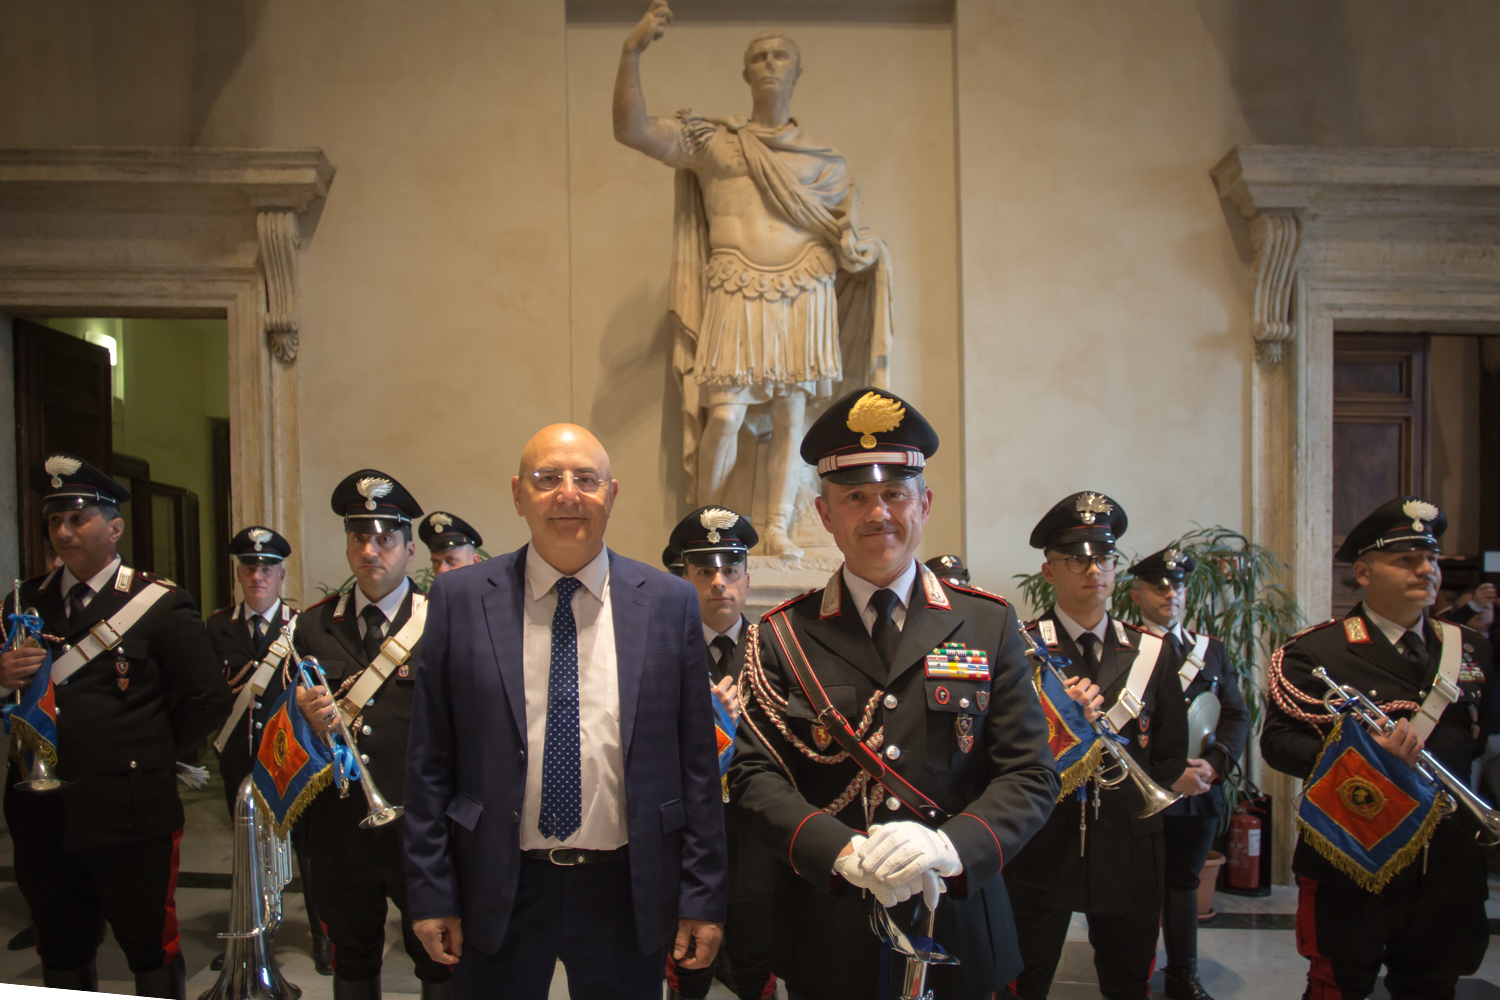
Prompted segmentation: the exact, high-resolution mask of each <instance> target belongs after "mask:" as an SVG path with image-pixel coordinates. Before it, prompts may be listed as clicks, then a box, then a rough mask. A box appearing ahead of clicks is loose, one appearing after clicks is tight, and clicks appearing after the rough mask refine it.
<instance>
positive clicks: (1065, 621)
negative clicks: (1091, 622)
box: [1052, 604, 1109, 645]
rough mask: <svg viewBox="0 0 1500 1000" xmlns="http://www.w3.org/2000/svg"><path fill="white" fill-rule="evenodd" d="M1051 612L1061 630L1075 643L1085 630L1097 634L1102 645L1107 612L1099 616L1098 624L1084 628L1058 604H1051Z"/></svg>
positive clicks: (1107, 616) (1107, 617) (1107, 619)
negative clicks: (1101, 616)
mask: <svg viewBox="0 0 1500 1000" xmlns="http://www.w3.org/2000/svg"><path fill="white" fill-rule="evenodd" d="M1052 613H1053V614H1055V615H1056V616H1057V621H1058V623H1059V624H1060V625H1062V627H1063V631H1064V632H1067V633H1068V638H1069V639H1072V640H1073V642H1074V644H1075V645H1076V644H1077V642H1078V637H1079V636H1081V635H1083V633H1085V632H1092V633H1093V634H1094V635H1096V636H1098V637H1099V642H1100V644H1101V645H1103V643H1104V636H1105V634H1106V630H1107V629H1108V628H1109V615H1108V614H1106V615H1105V616H1104V617H1103V618H1100V619H1099V624H1098V625H1095V626H1094V627H1093V628H1084V627H1083V626H1082V625H1080V624H1078V622H1076V621H1074V620H1073V616H1072V615H1070V614H1068V613H1067V612H1066V611H1064V610H1063V609H1062V607H1061V606H1060V605H1056V604H1054V605H1053V606H1052Z"/></svg>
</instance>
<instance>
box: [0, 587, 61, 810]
mask: <svg viewBox="0 0 1500 1000" xmlns="http://www.w3.org/2000/svg"><path fill="white" fill-rule="evenodd" d="M11 594H12V595H13V596H12V598H11V607H12V608H13V609H14V613H15V614H17V615H21V614H30V615H34V614H36V609H35V608H27V609H26V610H25V611H24V612H23V611H22V610H21V581H20V580H15V581H13V586H12V589H11ZM28 639H30V637H29V636H27V635H26V630H25V629H19V630H17V632H16V637H15V639H14V640H13V641H12V642H11V644H10V647H9V648H10V649H20V648H21V647H22V646H25V645H26V643H27V641H28ZM30 641H31V642H33V643H36V640H35V639H31V640H30ZM36 644H37V645H38V647H40V644H39V643H36ZM20 703H21V692H20V691H17V692H16V704H18V705H19V704H20ZM66 784H67V782H66V781H64V780H62V779H61V778H59V777H58V776H57V770H56V769H55V768H54V767H53V766H52V765H51V764H49V763H48V762H47V759H46V758H45V757H43V756H42V755H41V754H39V753H33V754H32V755H31V772H30V773H29V774H28V775H27V776H26V780H25V781H18V782H16V787H17V788H25V789H27V790H29V791H33V792H50V791H53V790H55V789H58V788H61V787H62V786H63V785H66Z"/></svg>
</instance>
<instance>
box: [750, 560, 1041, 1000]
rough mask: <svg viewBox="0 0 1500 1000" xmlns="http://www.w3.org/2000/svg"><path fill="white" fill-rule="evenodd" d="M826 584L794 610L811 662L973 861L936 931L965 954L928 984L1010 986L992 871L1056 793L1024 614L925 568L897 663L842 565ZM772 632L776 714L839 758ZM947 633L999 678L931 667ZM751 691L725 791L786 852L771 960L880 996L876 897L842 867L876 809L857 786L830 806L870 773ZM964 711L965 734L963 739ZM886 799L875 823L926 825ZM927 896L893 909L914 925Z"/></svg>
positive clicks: (768, 667)
mask: <svg viewBox="0 0 1500 1000" xmlns="http://www.w3.org/2000/svg"><path fill="white" fill-rule="evenodd" d="M924 578H925V579H926V580H929V581H933V585H934V586H935V587H936V591H935V592H928V591H927V589H926V587H925V586H924ZM829 588H831V589H829V590H825V591H812V592H810V593H808V594H806V595H804V596H803V597H801V598H799V599H797V600H795V601H792V602H790V603H789V604H788V605H786V606H785V610H786V612H787V614H788V615H789V617H790V619H791V622H792V626H793V629H794V631H795V633H796V635H797V638H798V640H799V641H800V642H801V645H802V648H803V650H804V651H805V652H806V654H807V657H808V659H809V661H810V662H811V665H812V669H813V671H814V673H816V675H817V677H818V679H819V681H820V682H821V684H822V686H823V688H824V689H825V690H826V691H827V693H828V696H829V698H830V699H831V700H832V702H833V705H834V707H836V708H837V709H838V710H839V711H840V712H841V713H843V714H844V715H845V717H846V718H848V719H849V720H850V724H851V725H853V726H855V727H856V728H859V727H860V724H861V722H862V720H863V717H864V716H865V714H866V712H867V711H868V712H869V713H870V715H871V720H870V723H869V726H868V729H867V730H866V731H865V733H864V738H865V739H866V742H867V743H868V742H869V740H870V739H871V738H872V737H873V735H874V734H875V733H877V732H879V733H880V734H881V737H882V742H881V744H880V746H879V752H880V753H881V754H882V755H883V757H884V759H885V760H886V763H887V764H888V766H890V767H891V768H892V769H893V770H894V771H895V772H896V773H897V774H899V775H900V776H901V777H902V778H904V779H905V780H906V781H908V782H910V783H911V784H912V785H914V786H915V787H916V788H917V789H919V790H920V791H921V792H922V793H923V794H925V795H926V796H927V797H928V798H930V799H932V800H933V801H934V802H935V803H937V805H938V806H940V807H941V808H942V809H943V810H944V811H945V812H947V813H948V814H949V815H950V816H951V817H953V818H952V819H950V820H948V821H947V822H946V823H944V824H943V826H942V829H943V831H944V832H945V833H946V834H947V835H948V837H949V838H950V839H951V840H952V842H953V845H954V847H955V848H956V849H957V851H958V856H959V859H960V860H961V861H962V863H963V868H964V870H963V873H962V874H961V875H959V876H957V877H955V878H950V879H948V880H947V883H948V890H949V891H948V893H947V896H946V898H945V899H944V901H943V902H942V903H941V904H940V905H939V907H938V911H937V927H936V938H937V941H938V942H939V943H940V944H942V945H944V946H945V947H946V948H947V949H948V950H949V951H950V952H952V953H954V954H955V955H957V956H958V957H959V958H960V959H961V961H962V962H963V964H962V965H960V966H957V967H953V966H945V967H936V968H934V969H933V972H932V976H931V978H930V979H929V983H930V984H931V985H932V986H933V988H934V989H935V990H936V991H937V995H939V996H943V997H977V996H981V995H986V994H988V993H989V992H991V991H994V990H997V989H1001V988H1003V987H1004V986H1005V985H1006V984H1007V983H1008V982H1009V981H1010V980H1011V978H1012V977H1013V976H1014V975H1015V974H1016V971H1017V970H1018V969H1019V968H1020V965H1021V962H1020V957H1019V954H1018V952H1017V948H1016V940H1015V925H1014V922H1013V920H1012V917H1011V911H1010V904H1009V899H1008V898H1007V895H1006V888H1005V882H1004V880H1002V879H1000V878H997V877H996V876H997V875H998V874H999V872H1000V869H1001V867H1002V865H1006V864H1008V863H1009V862H1010V861H1011V860H1012V858H1013V857H1014V856H1015V855H1016V854H1017V852H1019V851H1020V849H1021V847H1022V845H1024V844H1025V843H1026V841H1027V840H1028V839H1029V838H1030V837H1031V836H1032V834H1033V833H1035V832H1036V831H1037V829H1038V828H1039V827H1040V826H1041V825H1042V822H1043V821H1044V819H1045V818H1046V816H1047V814H1048V813H1049V812H1050V811H1051V808H1052V800H1053V798H1054V797H1055V796H1056V795H1057V790H1058V781H1057V771H1056V763H1055V761H1054V760H1053V759H1052V754H1051V752H1050V751H1049V750H1048V748H1047V723H1046V719H1045V717H1044V716H1043V715H1042V711H1041V706H1040V704H1039V702H1038V700H1037V697H1036V692H1035V689H1034V688H1033V687H1032V686H1031V681H1030V674H1029V672H1028V669H1027V665H1026V661H1025V658H1024V655H1023V652H1022V640H1021V637H1020V634H1019V631H1018V625H1017V621H1016V615H1015V612H1014V611H1012V610H1011V608H1010V606H1009V605H1008V604H1007V603H1006V602H1005V601H1004V600H1002V599H1001V598H998V597H995V596H993V595H989V594H985V593H982V592H979V591H976V590H970V589H967V588H958V587H954V586H951V585H949V584H938V583H936V577H930V576H927V574H923V573H920V572H919V574H918V576H917V579H916V582H915V584H914V586H913V588H912V593H911V595H910V598H909V601H908V605H907V607H908V610H907V615H906V621H905V623H904V625H903V627H902V629H901V635H900V639H899V643H898V645H897V648H896V653H895V656H894V657H893V659H892V667H891V669H890V671H889V673H888V672H887V670H886V668H885V666H884V664H883V663H882V661H881V658H880V655H879V653H878V652H877V651H876V648H875V644H874V641H873V640H872V639H871V637H870V633H869V632H868V631H866V629H865V625H864V623H863V621H861V619H860V614H859V611H858V609H857V608H856V607H855V604H854V601H853V599H852V597H851V596H850V593H849V589H848V587H847V586H846V585H845V584H844V582H843V574H842V572H840V573H837V574H835V576H834V578H833V579H832V580H831V581H830V582H829ZM825 596H826V600H825ZM769 628H770V626H769V625H768V624H766V623H765V622H764V621H763V622H762V624H761V625H760V635H759V644H758V655H759V658H760V662H761V664H762V666H763V668H764V674H765V679H766V682H767V683H768V684H769V685H770V687H771V688H772V689H773V690H774V691H775V692H776V694H777V695H779V696H780V697H783V698H785V699H786V700H787V706H786V711H785V715H784V716H783V717H781V718H780V720H779V721H780V722H781V723H782V724H783V725H784V726H785V727H786V728H787V731H788V733H790V734H791V735H792V736H795V737H796V738H797V739H798V740H799V741H800V742H801V743H802V744H803V745H804V746H805V747H807V748H808V749H809V750H810V751H812V752H815V753H819V754H821V755H823V756H832V755H835V754H837V753H838V752H839V749H838V746H837V745H836V744H833V743H831V741H830V740H829V739H828V738H827V736H826V734H822V735H820V734H819V732H817V731H816V723H815V722H814V719H815V715H814V712H813V711H812V707H811V705H810V704H809V702H808V700H807V698H806V697H805V696H804V695H803V693H802V691H801V689H800V687H799V686H798V684H797V681H796V679H795V677H794V675H793V674H792V671H791V668H790V667H789V666H788V664H787V663H786V662H785V660H784V657H783V655H782V653H781V650H780V648H779V646H778V645H777V643H776V641H775V639H774V638H773V637H772V635H771V633H770V632H769ZM943 643H961V644H963V645H964V646H966V647H968V648H969V649H973V650H983V651H984V652H985V653H986V655H987V656H988V660H989V665H990V677H991V679H990V680H989V681H988V682H980V681H962V680H952V679H932V678H929V677H927V676H926V672H925V670H924V665H925V658H926V656H927V654H928V653H930V652H933V651H934V650H936V649H937V648H938V647H939V646H941V645H942V644H943ZM939 688H944V689H945V692H944V693H943V694H939V693H938V689H939ZM746 701H747V705H746V715H745V718H744V720H742V721H741V723H740V728H739V734H738V739H737V747H736V755H735V762H734V766H733V767H732V769H731V771H730V793H731V795H732V796H733V798H734V799H735V801H736V802H737V803H738V804H739V805H740V807H741V808H743V809H744V810H745V811H746V812H747V813H748V814H750V815H751V817H753V819H754V820H755V826H756V828H757V830H758V831H761V832H762V833H763V836H764V838H765V839H766V840H767V841H768V843H769V844H770V845H771V848H772V850H773V851H774V854H775V858H776V879H775V895H774V899H775V914H776V920H775V927H774V930H773V934H774V951H773V967H774V969H775V971H776V972H777V974H778V975H780V976H781V977H782V978H784V979H786V980H787V986H788V989H789V990H790V991H793V992H802V993H809V994H815V995H819V996H827V997H859V998H868V997H872V996H876V995H877V991H878V989H879V982H878V976H879V968H880V960H879V959H880V948H879V941H878V939H877V938H876V937H875V935H874V934H873V933H872V932H871V930H870V914H871V911H872V909H873V907H874V906H875V905H876V904H875V903H874V901H873V899H872V898H869V897H866V896H865V894H864V893H862V892H861V891H860V890H858V889H856V888H854V887H853V886H850V885H849V884H848V883H847V882H845V881H844V880H843V879H841V878H839V877H837V876H836V875H834V873H833V862H834V860H835V858H836V857H837V856H838V854H839V852H840V851H842V850H843V848H844V846H845V845H846V844H848V843H849V840H850V838H851V837H852V836H853V835H854V833H855V832H860V831H864V830H866V829H868V826H869V824H870V822H871V820H870V819H869V818H867V817H866V815H865V809H864V806H863V803H862V801H861V797H860V796H859V795H858V794H856V795H854V796H853V797H852V801H849V803H848V804H847V805H846V806H845V807H844V808H842V809H840V810H838V811H837V812H836V813H834V814H832V815H830V814H829V813H828V812H825V811H824V809H825V807H829V806H830V805H831V804H833V803H834V802H835V800H836V799H838V798H840V797H841V796H845V795H846V793H847V790H848V789H849V787H850V784H851V782H852V781H854V780H855V779H856V778H857V777H858V776H859V775H860V774H861V771H860V769H859V767H858V766H857V765H856V764H855V763H854V762H853V761H850V760H848V759H847V758H846V759H844V760H843V761H841V762H839V763H834V764H828V763H821V762H819V761H816V760H813V759H811V758H810V757H809V756H807V755H806V754H805V753H804V752H803V751H802V750H799V749H797V748H796V747H795V746H794V745H793V744H792V743H791V742H790V741H789V740H788V739H787V737H786V735H784V734H783V733H782V732H781V731H780V730H779V729H778V727H777V725H776V722H777V721H778V720H777V719H774V718H772V716H771V714H768V712H767V708H766V706H765V705H764V704H763V703H762V702H761V701H760V700H759V699H757V698H756V697H754V696H753V693H751V692H747V698H746ZM960 718H963V719H964V722H963V723H962V726H963V727H964V730H966V731H967V732H968V733H969V734H970V737H969V738H971V739H972V742H971V743H970V742H968V740H967V739H965V738H962V737H961V729H960V723H959V720H960ZM747 722H749V723H750V725H747V724H746V723H747ZM783 768H785V770H784V769H783ZM876 787H878V786H876V785H875V783H874V782H873V781H872V782H870V788H871V789H874V788H876ZM892 802H894V799H890V798H887V799H886V803H883V804H881V805H879V806H878V807H877V808H876V809H875V813H876V814H875V815H874V816H873V822H875V823H882V822H895V821H920V819H919V817H917V816H916V815H914V814H913V813H912V812H910V811H909V810H907V809H906V808H905V807H900V808H897V809H894V810H892V809H889V808H887V804H889V803H892ZM918 905H919V903H918V902H916V901H909V902H907V903H905V904H901V905H898V906H897V907H895V908H894V909H893V911H892V915H893V917H894V918H895V919H896V920H897V921H898V923H902V924H903V925H909V921H910V919H911V916H912V914H913V910H914V909H915V907H916V906H918ZM898 985H899V983H898Z"/></svg>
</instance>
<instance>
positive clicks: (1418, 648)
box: [1401, 629, 1427, 668]
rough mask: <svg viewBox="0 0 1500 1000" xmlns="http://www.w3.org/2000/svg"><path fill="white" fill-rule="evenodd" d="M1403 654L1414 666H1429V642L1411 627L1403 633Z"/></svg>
mask: <svg viewBox="0 0 1500 1000" xmlns="http://www.w3.org/2000/svg"><path fill="white" fill-rule="evenodd" d="M1401 655H1402V656H1404V657H1406V659H1407V661H1408V662H1409V663H1411V664H1413V665H1414V666H1417V667H1422V668H1425V667H1426V666H1427V644H1426V643H1425V642H1423V641H1422V639H1421V637H1419V636H1418V635H1417V633H1415V632H1413V631H1411V630H1410V629H1408V630H1407V631H1405V632H1403V633H1401Z"/></svg>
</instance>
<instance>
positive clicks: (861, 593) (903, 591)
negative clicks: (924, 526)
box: [844, 557, 917, 614]
mask: <svg viewBox="0 0 1500 1000" xmlns="http://www.w3.org/2000/svg"><path fill="white" fill-rule="evenodd" d="M916 582H917V560H916V558H915V557H913V558H912V561H911V562H909V563H907V565H906V569H904V570H902V571H901V575H900V576H898V577H896V579H895V580H894V581H892V583H891V585H890V586H889V587H885V588H881V587H877V586H875V584H873V583H871V582H870V581H869V580H866V579H865V578H864V577H862V576H855V575H854V573H852V572H851V571H850V569H849V564H848V563H844V584H845V586H847V587H848V588H849V596H850V597H852V598H854V606H855V608H857V609H858V610H859V613H860V614H864V612H865V609H866V608H868V607H869V606H870V598H872V597H874V596H875V591H877V590H881V589H885V590H891V591H894V592H895V594H896V600H898V601H900V602H901V606H902V607H903V608H907V607H910V606H911V588H912V584H914V583H916Z"/></svg>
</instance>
